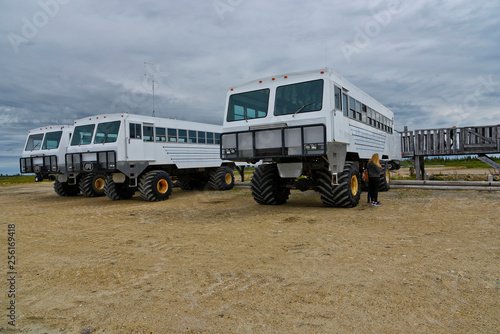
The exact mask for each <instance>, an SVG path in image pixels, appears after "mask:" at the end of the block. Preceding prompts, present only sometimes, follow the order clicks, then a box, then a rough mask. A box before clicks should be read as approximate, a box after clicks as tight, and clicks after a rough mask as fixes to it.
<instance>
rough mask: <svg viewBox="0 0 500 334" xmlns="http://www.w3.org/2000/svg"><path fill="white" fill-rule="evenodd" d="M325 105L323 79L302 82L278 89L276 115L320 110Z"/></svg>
mask: <svg viewBox="0 0 500 334" xmlns="http://www.w3.org/2000/svg"><path fill="white" fill-rule="evenodd" d="M322 105H323V80H314V81H309V82H301V83H297V84H292V85H287V86H281V87H278V88H277V89H276V102H275V104H274V115H276V116H279V115H293V114H297V113H303V112H310V111H318V110H321V108H322Z"/></svg>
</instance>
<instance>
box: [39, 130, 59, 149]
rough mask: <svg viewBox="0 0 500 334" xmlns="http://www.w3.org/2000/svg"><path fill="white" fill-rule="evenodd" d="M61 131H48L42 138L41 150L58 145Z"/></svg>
mask: <svg viewBox="0 0 500 334" xmlns="http://www.w3.org/2000/svg"><path fill="white" fill-rule="evenodd" d="M61 136H62V131H56V132H48V133H46V134H45V139H44V140H43V145H42V150H50V149H54V148H58V147H59V142H60V141H61Z"/></svg>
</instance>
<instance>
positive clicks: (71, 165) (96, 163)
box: [65, 151, 116, 174]
mask: <svg viewBox="0 0 500 334" xmlns="http://www.w3.org/2000/svg"><path fill="white" fill-rule="evenodd" d="M65 160H66V172H67V173H70V174H73V173H82V172H85V173H92V172H113V171H116V152H115V151H102V152H85V153H67V154H66V157H65Z"/></svg>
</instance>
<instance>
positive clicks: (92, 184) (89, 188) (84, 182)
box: [80, 173, 106, 197]
mask: <svg viewBox="0 0 500 334" xmlns="http://www.w3.org/2000/svg"><path fill="white" fill-rule="evenodd" d="M105 184H106V175H104V174H98V173H91V174H87V175H85V176H84V177H83V178H82V179H81V180H80V191H81V192H82V195H83V196H85V197H100V196H104V195H105V194H104V186H105Z"/></svg>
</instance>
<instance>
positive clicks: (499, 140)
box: [401, 124, 500, 179]
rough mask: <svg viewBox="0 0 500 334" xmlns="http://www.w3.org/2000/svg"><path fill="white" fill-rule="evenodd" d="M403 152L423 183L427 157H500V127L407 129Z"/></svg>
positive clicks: (402, 143) (404, 132) (402, 145)
mask: <svg viewBox="0 0 500 334" xmlns="http://www.w3.org/2000/svg"><path fill="white" fill-rule="evenodd" d="M401 150H402V154H403V157H405V158H410V159H412V160H413V163H414V166H415V171H416V174H417V179H419V177H420V174H422V176H424V175H425V171H424V165H423V161H424V157H426V156H446V155H476V154H477V155H480V156H485V155H486V154H499V153H500V124H498V125H487V126H466V127H460V128H458V127H452V128H441V129H427V130H415V131H408V128H407V127H405V130H404V131H403V132H402V133H401ZM420 172H421V173H420Z"/></svg>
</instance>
